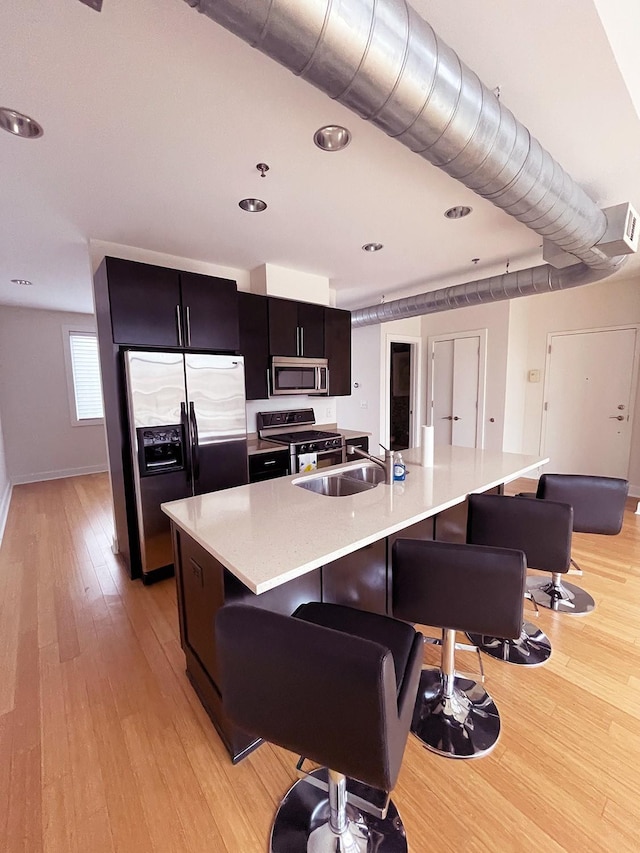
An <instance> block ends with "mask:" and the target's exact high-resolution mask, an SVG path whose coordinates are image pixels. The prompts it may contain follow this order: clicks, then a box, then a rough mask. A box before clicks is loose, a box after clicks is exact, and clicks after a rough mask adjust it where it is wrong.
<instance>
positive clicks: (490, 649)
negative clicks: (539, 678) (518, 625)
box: [467, 622, 551, 666]
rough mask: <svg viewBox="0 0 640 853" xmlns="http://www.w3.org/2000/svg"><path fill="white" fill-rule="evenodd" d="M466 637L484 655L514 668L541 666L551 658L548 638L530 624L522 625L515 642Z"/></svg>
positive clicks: (482, 637) (482, 636) (478, 636)
mask: <svg viewBox="0 0 640 853" xmlns="http://www.w3.org/2000/svg"><path fill="white" fill-rule="evenodd" d="M467 637H468V638H469V639H470V640H471V642H472V643H473V645H474V646H477V647H478V648H479V649H480V651H482V652H484V653H485V654H487V655H490V656H491V657H492V658H496V659H497V660H501V661H504V662H505V663H513V664H516V666H542V664H543V663H546V662H547V661H548V660H549V658H550V657H551V643H550V642H549V638H548V637H547V635H546V634H545V633H544V632H543V631H541V630H540V628H538V627H536V626H535V625H532V624H531V622H523V623H522V631H521V632H520V636H519V637H518V639H517V640H503V639H501V638H500V637H487V636H485V635H484V634H469V633H467Z"/></svg>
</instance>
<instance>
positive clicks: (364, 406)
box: [360, 400, 369, 409]
mask: <svg viewBox="0 0 640 853" xmlns="http://www.w3.org/2000/svg"><path fill="white" fill-rule="evenodd" d="M360 408H361V409H368V408H369V403H368V402H367V401H366V400H360Z"/></svg>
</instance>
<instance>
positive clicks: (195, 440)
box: [189, 403, 200, 483]
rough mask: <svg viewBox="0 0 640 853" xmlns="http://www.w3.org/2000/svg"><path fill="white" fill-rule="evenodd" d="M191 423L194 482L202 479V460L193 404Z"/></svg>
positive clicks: (190, 407)
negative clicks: (199, 452)
mask: <svg viewBox="0 0 640 853" xmlns="http://www.w3.org/2000/svg"><path fill="white" fill-rule="evenodd" d="M189 422H190V424H191V435H190V438H191V452H192V453H193V457H192V458H193V482H194V483H195V481H196V480H197V479H198V478H199V477H200V458H199V455H198V450H199V448H198V421H197V419H196V410H195V407H194V405H193V403H189Z"/></svg>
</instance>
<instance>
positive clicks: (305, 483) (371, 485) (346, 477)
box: [294, 465, 384, 498]
mask: <svg viewBox="0 0 640 853" xmlns="http://www.w3.org/2000/svg"><path fill="white" fill-rule="evenodd" d="M383 481H384V471H383V470H382V468H379V467H378V466H377V465H361V466H360V467H359V468H349V469H347V470H346V471H339V472H338V473H336V474H326V475H325V476H324V477H305V478H303V479H300V480H294V486H299V487H300V488H301V489H307V490H308V491H310V492H316V494H318V495H327V496H328V497H332V498H340V497H344V496H346V495H357V494H358V492H368V491H369V489H375V487H376V486H377V485H378V483H382V482H383Z"/></svg>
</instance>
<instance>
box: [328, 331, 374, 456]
mask: <svg viewBox="0 0 640 853" xmlns="http://www.w3.org/2000/svg"><path fill="white" fill-rule="evenodd" d="M384 329H385V326H384V325H383V326H363V327H362V328H356V329H352V331H351V396H350V397H338V398H337V421H338V426H340V427H344V428H345V429H354V430H362V431H363V432H366V433H370V434H371V435H370V438H369V449H370V451H371V452H372V453H377V452H378V442H379V441H380V403H381V400H380V372H381V343H380V342H381V339H382V333H383V331H384ZM356 385H357V386H358V387H356Z"/></svg>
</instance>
